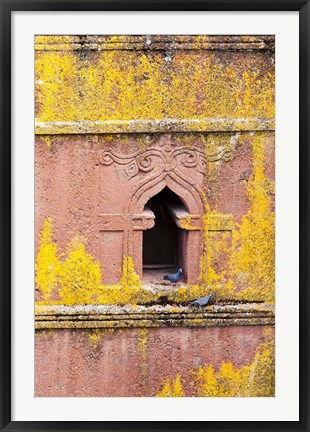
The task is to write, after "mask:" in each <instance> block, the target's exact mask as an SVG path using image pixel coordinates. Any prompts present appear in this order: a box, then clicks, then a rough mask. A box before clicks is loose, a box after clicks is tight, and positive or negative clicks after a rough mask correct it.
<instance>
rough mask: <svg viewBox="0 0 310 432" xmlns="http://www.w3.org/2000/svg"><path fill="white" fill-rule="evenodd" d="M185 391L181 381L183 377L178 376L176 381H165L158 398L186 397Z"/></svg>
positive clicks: (168, 379)
mask: <svg viewBox="0 0 310 432" xmlns="http://www.w3.org/2000/svg"><path fill="white" fill-rule="evenodd" d="M184 396H185V393H184V389H183V385H182V381H181V375H180V374H177V376H176V377H175V378H174V379H170V378H167V379H166V380H165V381H164V384H163V388H162V390H161V391H159V392H158V393H157V395H156V397H184Z"/></svg>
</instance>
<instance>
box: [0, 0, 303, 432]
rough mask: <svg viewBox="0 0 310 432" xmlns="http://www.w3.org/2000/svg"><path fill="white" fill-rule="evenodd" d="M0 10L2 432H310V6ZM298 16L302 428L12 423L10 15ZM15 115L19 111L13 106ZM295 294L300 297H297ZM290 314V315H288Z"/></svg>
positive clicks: (254, 0)
mask: <svg viewBox="0 0 310 432" xmlns="http://www.w3.org/2000/svg"><path fill="white" fill-rule="evenodd" d="M0 7H1V10H0V12H1V95H2V97H1V117H0V118H1V120H0V122H1V123H0V129H1V142H0V161H1V182H0V183H1V231H0V233H1V234H0V235H1V252H0V254H1V260H0V263H1V264H0V265H1V267H0V274H1V290H0V310H1V316H0V322H1V331H0V350H1V351H0V355H1V359H0V361H1V366H0V428H1V431H39V430H42V431H52V430H56V431H69V430H76V431H79V430H84V431H98V430H104V431H109V430H122V431H126V432H128V431H134V430H157V429H158V430H161V431H168V430H171V429H178V430H204V429H208V430H209V431H213V430H214V431H232V430H235V431H237V430H240V431H241V430H249V431H269V430H270V431H271V430H277V431H280V430H281V431H282V430H283V431H284V430H291V431H310V427H309V406H310V405H309V322H308V319H309V318H308V317H309V312H308V311H309V308H310V305H309V294H308V290H309V271H308V264H309V259H308V258H309V253H308V252H309V240H308V239H309V228H308V205H309V187H308V184H309V178H308V173H309V154H308V145H309V124H310V121H309V109H308V107H309V23H310V19H309V18H310V5H309V1H303V0H271V1H268V0H238V1H234V0H211V1H209V0H194V1H192V2H189V1H184V0H169V1H167V2H163V1H162V0H160V1H157V2H155V1H148V2H146V1H143V0H113V1H112V0H91V1H85V0H72V1H61V0H55V1H48V0H32V1H29V0H21V1H14V0H12V1H9V0H0ZM90 10H92V11H115V10H118V11H150V10H151V11H177V10H178V11H267V12H268V11H298V12H299V25H300V28H299V35H300V40H299V54H300V56H299V71H300V72H299V73H300V76H299V77H300V88H299V98H300V99H299V100H300V102H299V104H300V105H299V107H300V117H299V131H300V135H299V136H300V139H299V150H300V159H299V167H300V176H299V180H300V192H299V197H300V207H299V210H300V231H299V241H300V243H299V244H300V249H299V251H300V267H299V271H300V285H299V286H300V289H299V294H300V301H299V311H300V321H299V325H300V339H299V343H300V363H299V367H300V378H299V389H300V390H299V396H300V406H299V414H300V420H299V421H291V422H285V421H276V422H267V421H262V422H259V421H253V422H239V421H238V422H222V421H217V422H213V421H212V422H163V421H158V422H139V421H136V422H121V421H115V422H98V421H94V422H90V421H81V422H75V421H69V422H68V421H67V422H62V421H54V422H50V421H38V422H35V421H30V422H28V421H11V397H12V394H11V217H12V213H11V13H12V12H14V11H90ZM13 108H14V107H13ZM292 295H294V293H293V292H292ZM288 313H289V312H288Z"/></svg>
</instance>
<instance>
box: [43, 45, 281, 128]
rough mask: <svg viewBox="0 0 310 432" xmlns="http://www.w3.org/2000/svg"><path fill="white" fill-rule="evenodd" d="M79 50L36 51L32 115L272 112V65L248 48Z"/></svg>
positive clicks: (125, 117)
mask: <svg viewBox="0 0 310 432" xmlns="http://www.w3.org/2000/svg"><path fill="white" fill-rule="evenodd" d="M84 52H85V50H84V51H81V52H79V51H61V50H60V51H55V50H53V51H52V50H51V51H44V50H42V51H37V53H36V83H37V84H36V88H37V93H36V105H37V119H38V121H43V122H46V121H63V119H66V121H68V122H70V121H77V120H89V121H94V120H130V119H162V118H176V119H178V118H179V119H180V118H185V119H187V118H190V119H202V118H222V119H225V118H229V119H230V118H241V117H245V118H272V117H274V65H273V64H272V63H271V62H270V63H269V62H268V63H269V64H268V66H267V65H266V63H264V64H263V63H262V62H261V60H260V59H257V58H256V62H255V65H254V64H253V54H252V53H247V54H245V53H243V56H242V62H239V63H238V62H236V63H235V64H234V66H232V65H230V64H225V63H226V62H225V61H223V62H221V61H219V58H218V56H217V54H216V53H213V52H210V51H202V50H198V51H196V50H190V51H183V50H177V51H176V52H175V53H174V55H173V56H172V57H169V56H163V55H162V53H161V52H159V51H149V52H143V51H134V50H133V51H132V50H119V51H117V50H111V51H108V50H102V51H101V52H95V51H94V52H88V53H87V55H83V53H84ZM266 66H267V68H268V69H267V70H266ZM193 77H194V79H193ZM103 101H104V103H103Z"/></svg>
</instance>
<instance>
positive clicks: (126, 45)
mask: <svg viewBox="0 0 310 432" xmlns="http://www.w3.org/2000/svg"><path fill="white" fill-rule="evenodd" d="M274 47H275V38H274V36H271V35H257V36H255V35H253V36H242V35H238V36H237V35H234V36H233V35H229V36H228V35H227V36H220V35H181V36H180V35H143V36H135V35H115V36H110V35H71V36H68V35H58V36H55V35H45V36H36V38H35V50H36V51H111V50H122V51H124V50H125V51H133V50H135V51H152V50H169V51H175V50H220V51H222V50H228V51H231V50H238V51H239V50H251V51H252V50H271V51H273V50H274Z"/></svg>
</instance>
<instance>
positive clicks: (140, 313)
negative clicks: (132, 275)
mask: <svg viewBox="0 0 310 432" xmlns="http://www.w3.org/2000/svg"><path fill="white" fill-rule="evenodd" d="M274 323H275V316H274V307H273V306H272V305H266V304H262V303H246V304H237V305H225V306H221V305H213V306H207V307H205V308H204V309H199V308H198V309H197V308H193V307H189V306H171V305H167V306H159V305H156V306H130V305H128V306H116V305H109V306H105V305H88V306H82V305H81V306H78V305H74V306H61V305H55V306H36V307H35V328H36V329H37V330H40V329H68V328H80V329H83V328H88V329H89V328H107V329H109V328H110V329H121V328H139V327H155V328H156V327H215V326H218V327H224V326H232V325H234V326H236V325H237V326H238V325H274Z"/></svg>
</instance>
